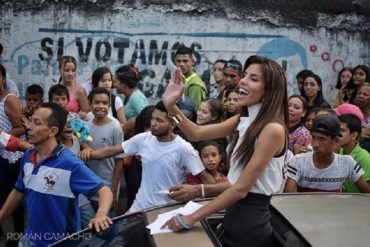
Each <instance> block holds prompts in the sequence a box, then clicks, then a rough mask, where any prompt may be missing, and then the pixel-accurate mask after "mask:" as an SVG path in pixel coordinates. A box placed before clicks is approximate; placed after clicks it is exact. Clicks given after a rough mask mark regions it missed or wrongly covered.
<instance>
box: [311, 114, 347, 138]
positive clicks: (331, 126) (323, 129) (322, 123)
mask: <svg viewBox="0 0 370 247" xmlns="http://www.w3.org/2000/svg"><path fill="white" fill-rule="evenodd" d="M310 131H311V132H318V133H321V134H324V135H327V136H331V137H335V136H342V135H341V133H340V122H339V119H338V117H337V116H334V115H330V114H329V115H319V116H317V117H315V119H314V120H313V124H312V127H311V130H310Z"/></svg>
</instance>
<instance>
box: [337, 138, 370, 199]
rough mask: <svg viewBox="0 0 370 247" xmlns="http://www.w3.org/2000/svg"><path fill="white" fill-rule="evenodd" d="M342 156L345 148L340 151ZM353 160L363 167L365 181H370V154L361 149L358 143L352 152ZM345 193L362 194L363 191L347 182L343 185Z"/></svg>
mask: <svg viewBox="0 0 370 247" xmlns="http://www.w3.org/2000/svg"><path fill="white" fill-rule="evenodd" d="M339 153H340V154H343V148H340V150H339ZM350 155H351V156H352V158H353V159H354V160H355V161H356V162H357V164H359V165H360V166H361V168H362V169H363V170H364V172H365V173H364V175H362V177H363V178H364V179H365V181H370V154H369V153H368V152H367V151H366V150H365V149H363V148H361V147H360V145H359V144H358V143H357V145H356V147H355V148H354V149H353V150H352V152H351V153H350ZM342 188H343V192H350V193H360V192H361V191H360V190H359V189H358V187H357V186H356V184H354V183H352V182H350V181H348V180H346V181H345V182H344V183H343V187H342Z"/></svg>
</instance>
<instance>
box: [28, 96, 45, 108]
mask: <svg viewBox="0 0 370 247" xmlns="http://www.w3.org/2000/svg"><path fill="white" fill-rule="evenodd" d="M42 100H43V98H42V95H40V94H29V93H27V94H26V103H27V108H29V109H33V110H34V109H35V108H36V107H37V106H38V105H39V104H41V103H42Z"/></svg>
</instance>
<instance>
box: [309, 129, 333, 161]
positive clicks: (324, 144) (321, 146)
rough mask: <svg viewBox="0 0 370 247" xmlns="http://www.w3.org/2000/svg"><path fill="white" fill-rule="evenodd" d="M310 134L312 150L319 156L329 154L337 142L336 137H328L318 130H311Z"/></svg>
mask: <svg viewBox="0 0 370 247" xmlns="http://www.w3.org/2000/svg"><path fill="white" fill-rule="evenodd" d="M311 136H312V142H311V145H312V148H313V152H314V154H315V155H316V156H317V157H319V158H325V157H327V156H328V155H330V154H331V153H332V152H333V150H334V148H335V147H336V146H337V145H338V144H339V138H338V137H330V136H327V135H324V134H321V133H318V132H311Z"/></svg>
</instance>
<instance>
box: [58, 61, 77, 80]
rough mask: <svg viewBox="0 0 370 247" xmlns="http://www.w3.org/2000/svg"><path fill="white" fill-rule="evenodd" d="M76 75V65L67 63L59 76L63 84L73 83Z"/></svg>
mask: <svg viewBox="0 0 370 247" xmlns="http://www.w3.org/2000/svg"><path fill="white" fill-rule="evenodd" d="M76 74H77V73H76V65H75V64H74V63H72V62H67V63H66V64H65V65H64V66H63V68H62V71H61V76H62V78H63V81H64V82H74V81H75V79H76Z"/></svg>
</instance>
